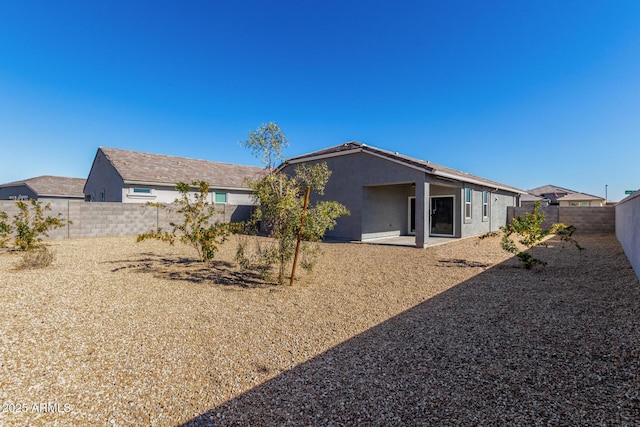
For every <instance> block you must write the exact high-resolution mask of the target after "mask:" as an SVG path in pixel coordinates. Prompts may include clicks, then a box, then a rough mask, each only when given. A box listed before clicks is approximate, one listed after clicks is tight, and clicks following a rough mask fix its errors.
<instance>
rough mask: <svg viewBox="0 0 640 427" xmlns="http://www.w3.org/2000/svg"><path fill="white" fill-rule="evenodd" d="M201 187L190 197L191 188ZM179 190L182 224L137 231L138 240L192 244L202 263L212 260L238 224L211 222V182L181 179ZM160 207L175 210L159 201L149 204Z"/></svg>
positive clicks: (178, 204) (177, 201)
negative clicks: (189, 182) (186, 181)
mask: <svg viewBox="0 0 640 427" xmlns="http://www.w3.org/2000/svg"><path fill="white" fill-rule="evenodd" d="M192 186H193V187H195V188H197V189H198V193H197V194H195V197H194V199H193V200H191V197H190V196H189V194H190V191H191V188H192ZM176 190H177V191H178V192H179V193H180V197H179V198H178V199H176V201H175V203H176V205H177V206H178V208H177V209H175V212H176V213H178V214H180V215H182V218H183V221H182V223H181V224H176V223H173V222H171V223H169V225H170V226H171V227H172V229H171V231H163V230H162V229H161V228H158V230H155V231H154V230H151V231H150V232H148V233H142V234H138V237H137V240H136V241H137V242H141V241H143V240H147V239H156V240H161V241H163V242H167V243H169V244H170V245H173V244H175V242H176V240H179V241H180V242H182V243H184V244H185V245H188V246H191V247H192V248H194V249H195V250H196V251H197V252H198V257H199V258H200V260H202V261H203V262H206V261H210V260H212V259H213V257H214V256H215V253H216V252H217V251H218V246H219V245H221V244H222V243H224V242H225V241H226V240H227V238H228V237H229V235H230V234H231V233H232V232H233V231H234V228H235V225H234V224H228V223H221V222H216V223H213V224H211V218H212V217H213V215H214V214H215V207H214V205H213V204H210V203H208V202H207V197H208V196H209V184H208V183H206V182H204V181H194V182H193V183H192V184H191V185H189V184H186V183H183V182H179V183H177V184H176ZM149 205H151V206H154V207H156V208H158V209H167V210H174V208H173V207H171V206H167V205H161V204H159V203H149Z"/></svg>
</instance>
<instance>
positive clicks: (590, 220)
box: [507, 206, 616, 234]
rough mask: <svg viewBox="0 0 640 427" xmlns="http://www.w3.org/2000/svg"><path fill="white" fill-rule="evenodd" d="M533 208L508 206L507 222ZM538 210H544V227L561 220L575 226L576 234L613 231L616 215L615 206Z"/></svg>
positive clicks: (546, 208)
mask: <svg viewBox="0 0 640 427" xmlns="http://www.w3.org/2000/svg"><path fill="white" fill-rule="evenodd" d="M532 209H533V208H532V207H530V206H528V207H524V206H519V207H515V208H514V207H509V208H508V209H507V222H511V220H513V218H514V217H515V216H523V215H524V214H525V213H530V212H531V210H532ZM540 210H541V211H542V212H544V214H545V219H544V222H543V223H542V227H543V228H544V229H548V228H550V227H551V225H552V224H554V223H557V222H561V223H563V224H567V225H573V226H574V227H576V234H607V233H615V230H616V228H615V224H616V215H615V208H613V207H611V206H603V207H566V206H561V207H558V206H545V207H541V208H540Z"/></svg>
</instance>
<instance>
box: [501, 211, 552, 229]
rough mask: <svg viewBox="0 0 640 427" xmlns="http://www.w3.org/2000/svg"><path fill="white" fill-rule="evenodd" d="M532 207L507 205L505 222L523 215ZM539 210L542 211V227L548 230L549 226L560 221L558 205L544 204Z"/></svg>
mask: <svg viewBox="0 0 640 427" xmlns="http://www.w3.org/2000/svg"><path fill="white" fill-rule="evenodd" d="M532 209H533V207H531V206H517V207H513V206H509V207H507V224H508V223H510V222H511V221H512V220H513V218H515V217H517V216H524V214H525V213H531V210H532ZM540 210H541V211H542V212H544V215H545V216H544V221H543V222H542V228H543V229H544V230H548V229H549V228H551V226H552V225H553V224H555V223H557V222H560V219H559V218H560V212H559V210H560V209H559V208H558V206H544V207H541V208H540Z"/></svg>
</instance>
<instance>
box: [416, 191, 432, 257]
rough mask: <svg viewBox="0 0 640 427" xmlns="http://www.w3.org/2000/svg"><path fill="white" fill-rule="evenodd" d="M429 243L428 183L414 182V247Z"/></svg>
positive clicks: (424, 246) (422, 246) (421, 246)
mask: <svg viewBox="0 0 640 427" xmlns="http://www.w3.org/2000/svg"><path fill="white" fill-rule="evenodd" d="M428 243H429V183H428V182H425V181H422V182H416V247H417V248H426V247H427V245H428Z"/></svg>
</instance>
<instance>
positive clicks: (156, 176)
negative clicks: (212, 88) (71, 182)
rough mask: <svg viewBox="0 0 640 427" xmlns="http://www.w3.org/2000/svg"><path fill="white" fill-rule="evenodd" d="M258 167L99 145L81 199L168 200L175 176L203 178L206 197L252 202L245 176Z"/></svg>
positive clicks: (172, 196) (226, 201)
mask: <svg viewBox="0 0 640 427" xmlns="http://www.w3.org/2000/svg"><path fill="white" fill-rule="evenodd" d="M261 173H263V169H261V168H258V167H255V166H244V165H236V164H231V163H221V162H213V161H209V160H198V159H189V158H183V157H174V156H165V155H161V154H151V153H142V152H138V151H130V150H121V149H118V148H106V147H99V148H98V151H97V153H96V156H95V158H94V160H93V165H92V166H91V171H90V172H89V177H88V178H87V183H86V185H85V186H84V198H85V201H91V202H122V203H146V202H157V203H172V202H173V201H174V200H175V199H176V198H177V197H178V196H179V193H178V192H177V191H176V190H175V185H176V183H177V182H186V183H191V182H193V181H201V180H202V181H206V182H208V183H209V186H210V188H209V191H210V200H208V201H209V202H211V203H216V204H230V205H238V206H242V205H252V204H253V200H252V198H251V190H250V189H249V188H247V186H246V183H245V179H247V178H248V179H253V178H255V177H257V176H259V175H260V174H261Z"/></svg>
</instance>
